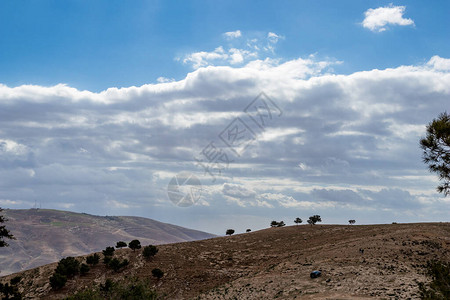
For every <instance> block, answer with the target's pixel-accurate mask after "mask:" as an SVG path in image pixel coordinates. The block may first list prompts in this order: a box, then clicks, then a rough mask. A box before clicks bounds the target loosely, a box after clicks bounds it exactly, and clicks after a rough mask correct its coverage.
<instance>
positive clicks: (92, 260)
mask: <svg viewBox="0 0 450 300" xmlns="http://www.w3.org/2000/svg"><path fill="white" fill-rule="evenodd" d="M99 261H100V255H98V254H97V253H94V254H93V255H89V256H88V257H86V263H87V264H88V265H92V266H95V265H96V264H98V262H99Z"/></svg>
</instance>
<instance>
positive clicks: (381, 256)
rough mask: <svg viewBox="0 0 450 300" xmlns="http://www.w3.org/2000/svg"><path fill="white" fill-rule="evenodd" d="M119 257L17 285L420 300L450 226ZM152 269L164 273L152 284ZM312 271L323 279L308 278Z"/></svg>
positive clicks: (272, 235)
mask: <svg viewBox="0 0 450 300" xmlns="http://www.w3.org/2000/svg"><path fill="white" fill-rule="evenodd" d="M360 248H362V249H364V253H363V254H362V253H360V252H359V249H360ZM115 255H116V256H119V257H123V258H128V259H129V260H130V265H129V266H127V267H126V268H125V269H124V270H123V271H121V272H119V273H116V272H114V271H112V270H110V269H107V268H105V266H104V265H103V264H100V265H98V266H95V267H94V268H93V269H92V270H91V271H90V272H89V273H88V274H87V275H86V276H81V277H80V276H76V277H75V278H74V279H71V280H69V281H68V283H67V285H66V287H64V288H63V289H62V290H60V291H57V292H55V291H51V288H50V286H49V284H48V281H49V277H50V276H51V274H52V272H53V270H54V268H55V266H56V264H52V265H47V266H43V267H40V268H37V269H34V270H29V271H26V272H22V273H21V274H20V275H21V276H22V277H23V279H22V282H21V285H20V288H21V290H22V291H24V293H25V295H26V296H27V297H28V299H34V298H41V299H61V298H63V297H64V296H67V295H71V294H73V293H75V292H76V291H80V290H85V289H86V288H91V287H95V286H98V285H99V284H100V283H104V282H105V280H106V279H107V278H111V279H112V280H114V281H116V282H124V281H125V282H126V281H129V280H130V279H132V278H135V277H137V278H143V279H146V280H148V282H149V284H150V285H151V286H152V287H153V288H154V289H156V291H157V292H158V294H160V295H165V299H193V298H195V299H274V298H279V299H372V298H373V299H418V296H419V294H418V282H425V281H427V280H428V279H427V278H426V277H425V275H423V272H424V265H425V264H426V262H427V261H428V260H431V259H439V260H446V261H449V260H450V224H449V223H427V224H395V225H394V224H392V225H370V226H336V225H315V226H309V225H304V226H290V227H284V228H270V229H266V230H261V231H257V232H253V233H248V234H240V235H235V236H231V237H220V238H214V239H208V240H203V241H195V242H187V243H176V244H168V245H161V246H159V252H158V254H157V255H156V256H155V257H154V258H153V259H152V260H145V259H144V258H143V257H142V250H138V251H136V252H133V251H131V250H130V249H123V250H118V251H116V254H115ZM82 259H84V258H80V260H82ZM153 268H160V269H162V270H163V271H164V272H165V276H164V277H163V278H162V279H160V280H159V281H158V280H156V279H154V278H153V277H152V276H151V270H152V269H153ZM312 270H321V271H322V274H323V275H322V277H320V278H316V279H311V278H310V277H309V274H310V272H311V271H312ZM10 278H12V275H10V276H7V277H4V278H1V280H3V281H4V282H5V281H6V280H9V279H10Z"/></svg>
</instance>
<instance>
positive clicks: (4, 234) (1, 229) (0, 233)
mask: <svg viewBox="0 0 450 300" xmlns="http://www.w3.org/2000/svg"><path fill="white" fill-rule="evenodd" d="M2 211H3V209H2V208H1V207H0V212H2ZM6 221H8V219H6V218H5V217H4V216H3V215H0V224H3V223H5V222H6ZM5 239H10V240H15V238H14V236H13V235H12V234H11V233H10V232H9V230H8V229H6V226H5V225H0V247H8V246H9V244H8V243H7V242H6V241H5Z"/></svg>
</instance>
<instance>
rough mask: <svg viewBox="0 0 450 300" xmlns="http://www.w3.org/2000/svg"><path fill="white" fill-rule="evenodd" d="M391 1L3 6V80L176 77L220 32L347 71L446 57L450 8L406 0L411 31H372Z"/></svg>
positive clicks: (83, 84) (93, 87)
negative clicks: (273, 36) (263, 40)
mask: <svg viewBox="0 0 450 300" xmlns="http://www.w3.org/2000/svg"><path fill="white" fill-rule="evenodd" d="M390 3H391V2H390V1H283V2H282V3H278V2H276V1H133V2H130V1H23V2H17V1H2V2H1V3H0V44H1V45H2V47H1V49H0V51H1V52H0V53H1V60H0V69H1V70H2V71H1V73H0V81H1V82H3V83H4V84H8V85H11V86H17V85H20V84H41V85H54V84H58V83H67V84H68V85H70V86H73V87H76V88H78V89H88V90H90V91H101V90H104V89H107V88H109V87H112V86H116V87H127V86H132V85H136V86H139V85H142V84H146V83H150V82H155V81H156V79H157V78H158V77H160V76H164V77H169V78H175V79H178V80H179V79H182V78H184V76H185V75H186V73H187V72H189V71H191V70H190V68H189V66H186V65H182V64H179V63H177V62H176V61H174V58H175V57H178V56H182V55H185V54H186V53H189V52H196V51H211V50H213V49H214V48H215V47H217V45H218V44H221V43H222V42H223V41H222V40H221V37H222V33H224V32H229V31H235V30H241V31H242V32H245V33H247V34H251V33H253V34H254V35H258V34H265V33H267V32H275V33H277V34H280V35H282V36H284V37H285V39H284V40H283V41H282V43H280V44H279V45H278V47H277V52H276V56H277V57H281V58H283V59H293V58H297V57H305V56H308V55H310V54H312V53H316V55H318V56H319V57H330V58H335V59H337V60H342V61H345V65H342V66H340V68H339V70H340V71H341V72H344V73H346V74H348V73H350V72H354V71H360V70H368V69H374V68H381V69H383V68H387V67H396V66H399V65H403V64H414V63H420V62H423V61H424V60H426V59H427V58H429V57H431V56H433V55H440V56H445V54H446V53H448V52H449V50H450V49H449V43H448V29H447V28H449V27H450V21H449V19H448V11H450V4H449V3H448V1H434V2H433V4H432V5H430V4H429V3H426V2H423V1H402V2H401V3H395V5H398V6H400V5H405V6H406V7H407V9H406V12H405V17H407V18H413V19H414V23H415V24H416V25H415V27H413V28H412V27H410V26H406V27H402V26H397V27H393V28H392V30H389V31H386V32H383V34H373V32H371V31H370V30H367V29H365V28H363V27H362V26H361V25H360V23H361V22H362V21H363V19H364V15H363V13H364V12H365V11H366V10H367V9H368V8H376V7H381V6H386V5H389V4H390Z"/></svg>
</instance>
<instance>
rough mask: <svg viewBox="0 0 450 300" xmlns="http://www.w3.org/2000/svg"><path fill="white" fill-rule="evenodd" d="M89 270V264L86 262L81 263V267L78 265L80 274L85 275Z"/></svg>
mask: <svg viewBox="0 0 450 300" xmlns="http://www.w3.org/2000/svg"><path fill="white" fill-rule="evenodd" d="M89 270H90V268H89V266H88V265H87V264H81V267H80V274H81V275H86V274H87V272H89Z"/></svg>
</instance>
